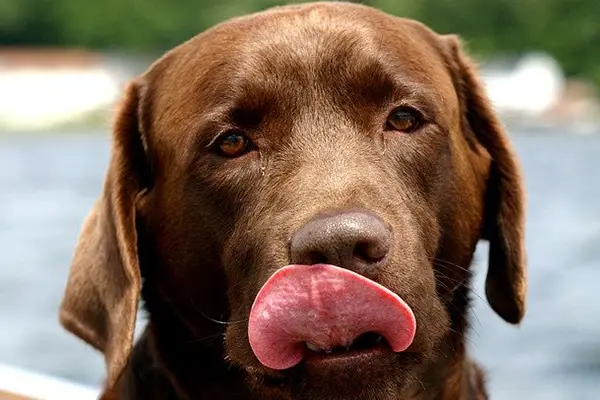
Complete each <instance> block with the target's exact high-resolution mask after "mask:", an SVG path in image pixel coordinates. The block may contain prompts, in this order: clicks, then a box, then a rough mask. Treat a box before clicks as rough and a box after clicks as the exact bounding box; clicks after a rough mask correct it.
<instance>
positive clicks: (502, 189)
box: [443, 35, 527, 324]
mask: <svg viewBox="0 0 600 400" xmlns="http://www.w3.org/2000/svg"><path fill="white" fill-rule="evenodd" d="M443 39H444V40H445V42H446V44H447V47H448V49H449V54H448V55H449V58H450V64H451V70H452V71H453V75H454V80H455V85H456V87H457V92H458V96H459V101H460V103H461V109H462V116H463V121H462V124H463V131H464V132H465V134H466V135H467V138H469V137H470V138H471V140H476V141H477V142H479V143H480V144H481V145H482V146H483V147H484V148H485V149H486V150H487V152H488V153H489V155H490V157H491V165H490V173H489V177H488V184H487V185H488V186H487V192H486V199H485V216H484V224H483V231H482V239H486V240H488V241H489V261H488V272H487V277H486V282H485V292H486V296H487V299H488V301H489V303H490V305H491V307H492V309H493V310H494V311H495V312H496V313H497V314H498V315H500V316H501V317H502V318H503V319H504V320H505V321H507V322H510V323H513V324H517V323H519V322H520V321H521V319H522V318H523V316H524V314H525V302H526V296H527V270H526V253H525V233H524V231H525V194H524V190H523V178H522V176H521V170H520V166H519V165H518V162H517V157H516V154H515V152H514V150H513V149H512V147H511V145H510V143H509V140H508V137H507V135H506V134H505V132H504V129H503V127H502V125H501V124H500V121H499V120H498V118H497V117H496V115H495V114H494V112H493V111H492V108H491V106H490V102H489V99H488V97H487V95H486V93H485V91H484V89H483V85H482V84H481V82H480V81H479V78H478V73H477V71H476V69H475V66H474V64H473V62H472V61H471V60H470V59H469V58H468V56H467V55H465V53H464V52H463V51H462V45H461V41H460V39H459V38H458V37H457V36H456V35H446V36H444V38H443Z"/></svg>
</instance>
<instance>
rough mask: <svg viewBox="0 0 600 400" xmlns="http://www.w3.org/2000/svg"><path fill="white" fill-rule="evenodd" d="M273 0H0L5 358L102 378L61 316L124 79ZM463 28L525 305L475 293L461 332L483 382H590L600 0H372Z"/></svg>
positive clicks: (533, 389) (597, 218) (599, 264)
mask: <svg viewBox="0 0 600 400" xmlns="http://www.w3.org/2000/svg"><path fill="white" fill-rule="evenodd" d="M283 3H284V2H278V1H269V0H220V1H215V0H169V1H165V0H102V1H95V2H90V1H85V0H0V253H1V254H2V257H0V364H6V365H12V366H15V367H19V368H24V369H27V370H32V371H38V372H41V373H44V374H51V375H54V376H57V377H61V378H64V379H68V380H71V381H73V382H78V383H81V384H85V385H89V386H92V387H98V386H99V385H100V384H101V381H102V379H103V377H104V366H103V360H102V358H101V357H100V355H99V354H97V353H95V352H94V351H93V350H91V348H90V347H88V346H86V345H84V344H83V343H82V342H80V341H78V340H77V339H76V338H75V337H74V336H70V335H68V334H67V333H66V332H64V331H63V330H62V328H61V327H60V326H59V325H58V322H57V309H58V304H59V301H60V298H61V295H62V291H63V289H64V284H65V281H66V277H67V271H68V267H69V263H70V259H71V255H72V251H73V247H74V245H75V241H76V239H77V235H78V233H79V229H80V226H81V223H82V221H83V219H84V217H85V216H86V214H87V213H88V211H89V209H90V207H91V206H92V203H93V202H94V200H95V198H96V196H97V195H98V194H99V192H100V189H101V184H102V179H103V176H104V172H105V168H106V166H107V163H108V157H109V134H110V133H109V122H110V117H111V115H112V112H113V106H114V103H115V101H116V100H117V99H118V97H119V96H120V93H121V90H122V88H123V85H124V83H125V82H127V81H128V80H129V79H131V78H132V77H133V76H135V75H136V74H138V73H140V72H142V71H143V70H144V69H145V68H146V67H147V66H148V65H149V63H150V62H151V61H153V60H154V59H155V58H157V57H158V56H160V55H161V54H162V53H163V52H164V51H166V50H168V49H169V48H170V47H172V46H174V45H177V44H179V43H180V42H182V41H184V40H186V39H188V38H190V37H191V36H193V35H195V34H196V33H198V32H200V31H202V30H203V29H206V28H207V27H209V26H211V25H213V24H215V23H217V22H220V21H223V20H225V19H227V18H229V17H232V16H236V15H240V14H244V13H248V12H253V11H258V10H262V9H264V8H267V7H269V6H273V5H276V4H283ZM363 3H365V4H369V5H372V6H375V7H378V8H380V9H383V10H385V11H388V12H390V13H393V14H396V15H401V16H407V17H412V18H416V19H419V20H421V21H423V22H425V23H427V24H429V25H430V26H431V27H432V28H434V29H435V30H437V31H439V32H441V33H458V34H460V35H461V36H462V37H463V39H464V40H465V42H466V44H467V46H468V50H469V51H470V53H471V54H472V55H473V56H474V57H475V58H476V59H477V60H478V61H479V63H480V66H481V71H482V74H483V77H484V81H485V84H486V87H487V90H488V94H489V96H490V98H491V100H492V102H493V104H494V106H495V108H496V110H497V112H498V113H499V114H500V116H501V117H502V119H503V121H504V123H505V125H506V127H507V129H508V132H509V134H510V136H511V138H512V140H513V142H514V144H515V146H516V148H517V151H518V153H519V155H520V157H521V162H522V164H523V167H524V170H525V177H526V180H527V182H526V183H527V190H528V198H529V202H528V226H527V247H528V254H529V268H530V269H529V271H530V272H529V276H530V295H529V309H528V315H527V316H526V319H525V321H524V322H523V324H522V325H521V326H520V327H512V326H508V325H507V324H505V323H503V322H502V321H501V320H500V319H499V318H498V317H497V316H496V315H495V314H493V313H492V312H491V310H490V309H489V307H488V306H487V303H486V302H485V300H484V296H483V293H484V289H483V279H484V274H485V269H486V263H487V261H486V254H487V253H486V250H487V248H486V245H485V243H482V244H481V245H480V247H479V249H478V252H477V261H476V265H475V269H476V271H477V279H476V281H475V287H474V289H475V292H476V296H475V310H474V311H475V314H474V316H473V323H472V325H473V330H472V334H471V336H470V339H469V345H470V347H471V350H472V352H473V354H474V355H475V357H476V358H477V359H478V360H479V361H481V362H482V363H483V365H484V366H485V367H486V368H487V370H488V372H489V374H490V375H489V385H490V391H491V394H492V399H495V400H497V399H544V400H553V399H580V400H585V399H600V394H599V393H600V290H598V283H599V282H600V177H599V174H600V101H599V97H598V94H599V93H600V91H599V88H600V2H599V1H598V0H488V1H481V0H371V1H363Z"/></svg>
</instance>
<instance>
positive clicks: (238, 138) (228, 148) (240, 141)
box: [216, 132, 252, 158]
mask: <svg viewBox="0 0 600 400" xmlns="http://www.w3.org/2000/svg"><path fill="white" fill-rule="evenodd" d="M216 145H217V151H218V153H219V154H220V155H222V156H223V157H229V158H235V157H240V156H242V155H244V154H246V153H247V152H249V151H250V150H251V149H252V146H251V143H250V140H249V139H248V137H246V136H245V135H244V134H242V133H240V132H228V133H225V134H224V135H223V136H222V137H221V138H220V139H219V140H218V141H217V143H216Z"/></svg>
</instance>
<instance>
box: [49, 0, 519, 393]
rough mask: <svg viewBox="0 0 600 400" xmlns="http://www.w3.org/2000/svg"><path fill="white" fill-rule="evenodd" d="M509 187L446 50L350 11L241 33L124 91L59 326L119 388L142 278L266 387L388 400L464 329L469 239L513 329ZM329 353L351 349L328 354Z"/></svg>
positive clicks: (487, 116) (495, 136)
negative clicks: (480, 248)
mask: <svg viewBox="0 0 600 400" xmlns="http://www.w3.org/2000/svg"><path fill="white" fill-rule="evenodd" d="M521 185H522V182H521V175H520V171H519V168H518V166H517V162H516V159H515V155H514V152H513V150H512V149H511V147H510V145H509V142H508V139H507V137H506V135H505V133H504V131H503V129H502V127H501V125H500V123H499V122H498V120H497V118H496V117H495V115H494V114H493V112H492V110H491V109H490V106H489V105H488V100H487V98H486V96H485V94H484V90H483V89H482V86H481V84H480V82H479V80H478V78H477V77H476V72H475V70H474V68H473V66H472V63H471V61H470V60H469V59H468V58H467V56H466V55H465V54H464V52H463V50H462V49H461V44H460V42H459V40H458V38H457V37H455V36H442V35H438V34H436V33H434V32H432V31H431V30H429V29H428V28H426V27H425V26H423V25H422V24H420V23H417V22H414V21H411V20H406V19H401V18H395V17H392V16H389V15H387V14H384V13H382V12H379V11H376V10H374V9H371V8H368V7H364V6H359V5H351V4H342V3H330V4H327V3H321V4H312V5H303V6H288V7H282V8H277V9H274V10H271V11H267V12H264V13H259V14H255V15H251V16H249V17H244V18H238V19H235V20H231V21H228V22H226V23H223V24H221V25H218V26H216V27H214V28H212V29H210V30H208V31H206V32H204V33H202V34H200V35H198V36H197V37H195V38H193V39H192V40H190V41H188V42H186V43H184V44H182V45H181V46H179V47H177V48H175V49H174V50H172V51H171V52H169V53H168V54H166V55H165V56H164V57H163V58H162V59H160V60H159V61H158V62H156V63H155V64H154V65H153V66H152V67H151V68H150V69H149V70H148V71H147V72H146V73H145V74H144V75H142V76H141V77H139V78H137V79H136V80H135V81H134V82H132V83H131V84H130V85H129V87H128V89H127V91H126V95H125V98H124V101H123V103H122V105H121V106H120V110H119V112H118V116H117V120H116V123H115V127H114V135H113V149H112V158H111V161H110V165H109V169H108V173H107V176H106V181H105V186H104V190H103V194H102V196H101V197H100V198H99V200H98V202H97V203H96V205H95V207H94V209H93V210H92V212H91V214H90V216H89V217H88V218H87V220H86V222H85V223H84V226H83V230H82V233H81V236H80V241H79V243H78V246H77V249H76V252H75V257H74V260H73V264H72V268H71V274H70V278H69V283H68V286H67V289H66V294H65V298H64V300H63V304H62V309H61V321H62V323H63V324H64V325H65V326H66V327H67V329H69V330H70V331H72V332H73V333H75V334H76V335H78V336H79V337H81V338H83V339H84V340H85V341H87V342H88V343H90V344H92V345H93V346H95V347H96V348H97V349H99V350H101V351H102V352H103V353H104V354H105V356H106V361H107V366H108V371H109V382H114V381H115V380H116V379H117V378H118V376H119V374H120V373H121V371H122V370H123V368H124V366H125V365H126V363H127V360H128V356H129V352H130V348H131V344H132V338H133V328H134V324H135V317H136V311H137V306H138V299H139V293H140V290H141V286H142V280H144V288H143V290H144V297H145V300H146V301H147V302H154V303H157V304H158V303H160V305H161V310H164V309H167V310H168V311H166V313H167V314H169V315H172V316H173V318H174V320H177V321H179V322H180V323H181V325H182V326H185V330H187V332H189V337H197V338H202V337H206V335H207V332H216V334H217V335H219V333H223V332H221V331H220V329H221V327H220V326H219V325H218V324H216V323H215V322H213V321H212V320H213V319H219V320H220V319H226V320H228V321H230V323H229V324H227V325H226V329H224V339H225V346H224V354H222V356H223V358H224V359H226V360H227V361H228V362H230V363H232V364H234V365H236V366H239V367H241V368H242V369H244V370H245V371H247V372H248V375H249V378H250V380H251V381H253V382H254V384H256V385H257V390H258V389H259V388H260V387H261V386H267V381H269V379H265V377H269V378H271V379H272V380H274V381H277V382H279V384H278V388H279V389H281V390H284V391H288V392H289V391H292V392H293V393H294V394H295V395H296V396H297V397H299V398H300V397H308V398H326V397H327V396H329V397H334V395H335V396H340V397H341V398H344V396H345V395H344V394H345V393H348V392H347V391H348V390H352V393H354V394H356V393H363V394H365V396H366V394H371V395H373V396H375V398H379V399H382V398H387V397H386V396H387V395H389V394H390V393H396V394H397V393H401V392H402V391H407V390H410V386H411V383H412V382H413V381H416V380H417V379H418V377H419V373H420V371H421V370H422V368H423V367H424V365H426V364H427V363H428V362H430V361H431V360H432V359H434V358H435V357H436V355H437V352H439V346H440V344H441V343H442V342H443V341H444V340H445V339H447V338H448V337H449V336H451V335H452V334H453V332H454V334H458V335H462V334H464V330H463V328H464V327H463V326H462V325H463V323H464V313H465V312H466V305H465V300H464V295H465V294H466V293H467V290H466V289H465V287H466V285H467V284H468V280H469V271H468V269H467V268H468V266H469V264H470V262H471V259H472V255H473V251H474V249H475V246H476V244H477V242H478V240H479V239H481V238H483V239H486V240H488V241H489V243H490V248H489V249H490V250H489V251H490V254H489V266H488V273H487V281H486V294H487V298H488V300H489V303H490V305H491V307H492V308H493V309H494V310H495V311H496V312H497V313H498V314H499V315H500V316H501V317H502V318H503V319H505V320H506V321H508V322H510V323H518V322H519V321H520V320H521V318H522V317H523V314H524V312H525V296H526V277H525V251H524V248H523V245H524V243H523V236H524V233H523V230H524V199H523V191H522V186H521ZM284 266H287V267H286V268H287V270H286V271H285V273H284V274H283V273H280V272H281V271H282V267H284ZM302 266H305V267H306V268H302ZM319 268H320V269H319ZM344 270H348V271H350V272H348V273H345V272H343V271H344ZM278 273H280V274H279V275H278ZM319 273H321V274H325V275H327V274H329V275H327V277H326V278H323V279H324V282H325V284H324V283H323V281H321V282H320V283H319V282H317V283H315V282H314V281H315V280H317V281H318V280H319V279H320V278H318V277H319V276H323V275H319ZM274 274H275V276H273V275H274ZM280 275H285V276H280ZM362 277H366V278H368V279H361V278H362ZM286 279H287V281H286ZM266 282H269V283H268V284H267V285H265V283H266ZM286 282H287V283H286ZM335 282H338V283H340V282H341V283H340V285H338V286H339V287H338V286H336V285H335V284H334V283H335ZM286 285H287V286H286ZM286 288H287V290H288V292H286ZM259 293H260V296H259V297H260V298H261V299H263V300H264V299H266V300H264V301H263V302H262V303H261V304H263V306H264V304H267V306H264V307H263V308H262V309H260V310H258V311H257V310H253V308H252V307H253V304H254V306H255V307H257V308H260V307H261V305H260V304H255V302H256V303H258V302H259V301H258V300H257V295H259ZM307 296H313V298H311V299H309V300H306V299H307ZM314 297H318V298H319V299H321V300H318V299H315V298H314ZM374 298H375V299H376V300H373V299H374ZM377 298H381V299H382V300H381V301H380V302H379V300H377ZM323 299H325V300H323ZM336 299H337V300H336ZM327 300H329V301H330V303H327V304H325V306H318V305H315V304H316V303H319V301H321V303H323V302H327ZM261 301H262V300H261ZM277 302H283V304H284V306H283V307H280V308H279V309H278V310H279V314H277V315H276V316H275V317H273V318H274V321H275V325H273V326H274V327H273V326H272V327H271V328H269V329H271V330H270V331H268V332H266V333H265V332H262V331H261V329H262V327H264V325H265V324H266V323H267V322H268V321H267V320H268V319H269V311H273V310H274V309H273V307H271V306H273V304H275V303H277ZM338 303H339V304H338ZM361 304H362V309H361V311H360V312H359V311H357V308H360V307H359V305H361ZM265 307H266V308H265ZM269 307H271V308H269ZM275 308H277V307H275ZM286 310H287V311H286ZM311 310H312V311H311ZM315 310H316V311H315ZM394 310H395V311H394ZM276 311H277V310H276ZM369 311H371V315H369ZM388 312H389V315H391V316H392V319H393V317H394V316H397V317H398V318H400V317H402V318H405V319H404V320H403V321H402V323H403V324H405V326H407V328H406V332H405V333H404V334H403V335H404V336H402V337H395V338H394V337H393V336H394V335H395V334H394V333H393V332H396V331H397V330H398V329H400V330H401V327H400V328H398V326H394V325H393V324H394V323H398V321H396V322H394V321H382V320H381V319H382V318H384V317H383V316H382V315H383V314H386V313H388ZM151 313H152V310H151ZM286 313H287V314H286ZM311 313H316V314H319V313H321V314H320V315H312V314H311ZM332 313H334V314H336V313H337V314H336V315H337V317H335V318H334V317H331V314H332ZM394 313H395V314H394ZM358 314H360V315H358ZM366 315H368V317H366ZM152 318H153V316H151V320H152ZM311 318H312V319H311ZM336 318H337V319H336ZM334 320H335V321H334ZM248 321H250V322H248ZM294 321H296V322H294ZM298 321H304V322H303V323H304V327H305V328H307V327H308V328H310V329H304V330H302V327H298V323H297V322H298ZM311 321H312V322H311ZM315 321H317V322H315ZM365 321H366V322H365ZM271 322H273V321H271ZM154 323H156V324H159V323H160V321H154ZM361 323H364V324H363V325H364V326H362V328H356V331H355V332H353V333H352V335H350V333H348V330H351V329H350V328H351V327H353V326H355V325H356V324H359V325H360V324H361ZM415 323H416V325H415ZM328 324H330V325H328ZM313 325H314V326H313ZM400 325H402V324H400ZM375 328H377V329H375ZM340 329H341V330H344V332H343V333H340V332H339V331H340ZM352 329H354V328H352ZM336 330H337V331H336ZM263 331H264V329H263ZM372 331H373V332H372ZM261 332H262V333H261ZM261 335H262V336H261ZM269 335H272V336H269ZM273 335H274V336H273ZM278 335H279V336H278ZM311 335H312V336H314V337H312V336H311ZM323 335H325V336H323ZM348 335H350V336H348ZM377 335H379V336H377ZM380 336H381V337H382V338H383V341H382V342H379V343H378V344H376V342H378V340H377V339H379V337H380ZM413 336H414V337H413ZM324 337H325V339H323V338H324ZM269 338H276V339H277V340H274V342H277V343H269V340H268V339H269ZM290 338H291V339H290ZM292 339H293V340H296V341H297V343H291V342H290V343H291V344H290V343H288V344H286V345H280V344H281V343H284V342H285V341H286V340H292ZM338 339H339V340H340V341H343V342H344V343H341V342H340V343H337V342H336V340H338ZM280 340H281V341H280ZM293 340H292V341H293ZM390 342H394V343H395V344H397V345H398V346H396V347H402V349H396V350H403V351H398V352H393V351H392V350H391V347H394V346H392V345H391V344H390ZM298 343H301V344H305V343H308V347H307V348H302V349H300V347H298ZM382 343H383V345H382ZM392 344H393V343H392ZM182 345H184V344H182ZM338 345H339V346H350V347H349V350H350V351H349V352H347V353H346V349H344V350H343V351H342V352H341V353H340V354H318V353H319V352H324V353H328V352H329V350H330V348H331V347H335V346H338ZM269 346H271V348H269ZM277 346H279V347H277ZM286 346H287V347H286ZM293 346H295V347H293ZM292 347H293V349H294V351H295V352H296V353H294V354H295V356H296V358H297V359H296V360H295V361H294V360H292V359H291V358H290V357H291V356H290V355H289V354H288V355H287V356H285V355H284V353H285V352H286V351H289V350H290V349H291V348H292ZM309 348H310V349H309ZM376 348H377V349H376ZM299 349H300V350H299ZM311 349H312V350H311ZM335 350H336V352H337V349H335ZM315 353H317V354H315ZM261 356H262V358H261ZM286 357H287V358H286ZM259 360H260V361H259ZM197 362H198V363H202V362H203V360H201V359H199V360H197ZM284 364H285V366H284ZM279 389H278V390H279Z"/></svg>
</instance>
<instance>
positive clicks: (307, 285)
mask: <svg viewBox="0 0 600 400" xmlns="http://www.w3.org/2000/svg"><path fill="white" fill-rule="evenodd" d="M415 331H416V322H415V318H414V315H413V313H412V310H411V309H410V307H409V306H408V305H407V304H406V303H405V302H404V301H403V300H402V299H401V298H400V297H399V296H398V295H396V294H395V293H393V292H391V291H390V290H388V289H387V288H385V287H383V286H382V285H379V284H378V283H376V282H374V281H371V280H369V279H367V278H365V277H364V276H362V275H359V274H356V273H354V272H351V271H349V270H346V269H343V268H339V267H336V266H332V265H324V264H317V265H311V266H308V265H290V266H287V267H283V268H281V269H280V270H278V271H277V272H276V273H275V274H273V276H271V278H269V280H267V282H266V283H265V284H264V286H263V288H262V289H261V290H260V292H259V294H258V295H257V297H256V300H255V302H254V305H253V307H252V310H251V313H250V320H249V325H248V337H249V340H250V346H251V347H252V350H253V352H254V354H255V355H256V357H257V358H258V360H259V361H260V362H261V363H262V364H263V365H264V366H266V367H268V368H271V369H276V370H284V369H288V368H291V367H293V366H295V365H297V364H298V363H300V362H301V361H303V360H304V361H306V362H311V363H313V362H324V361H327V363H331V362H334V361H348V360H360V359H364V358H365V357H370V356H373V355H377V354H381V353H383V352H387V353H391V352H401V351H404V350H406V349H407V348H408V347H409V346H410V344H411V343H412V341H413V338H414V335H415Z"/></svg>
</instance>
